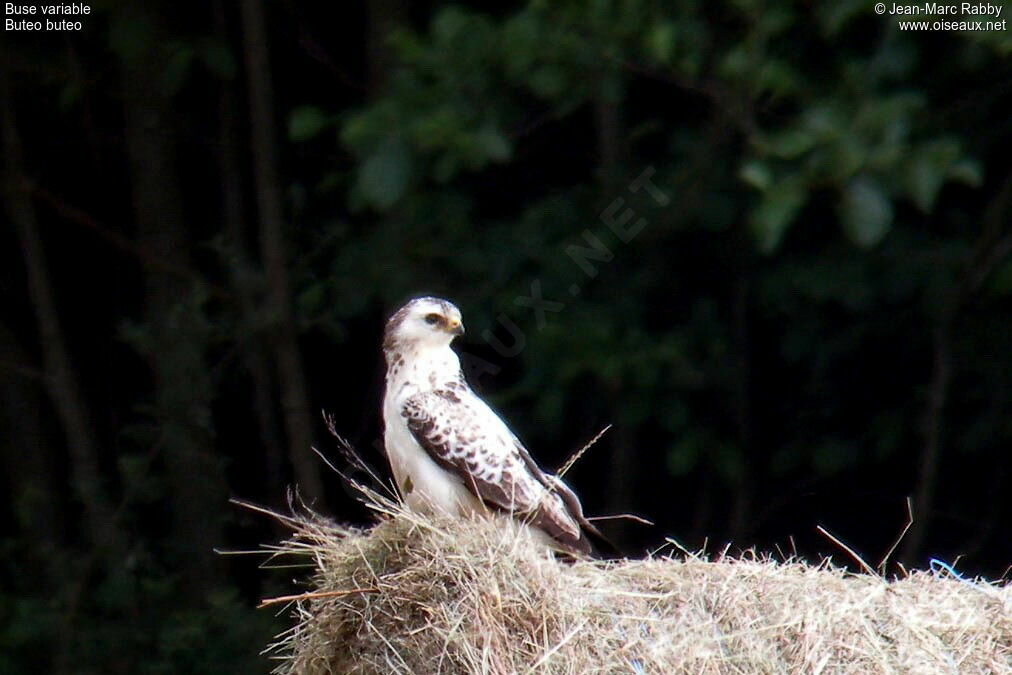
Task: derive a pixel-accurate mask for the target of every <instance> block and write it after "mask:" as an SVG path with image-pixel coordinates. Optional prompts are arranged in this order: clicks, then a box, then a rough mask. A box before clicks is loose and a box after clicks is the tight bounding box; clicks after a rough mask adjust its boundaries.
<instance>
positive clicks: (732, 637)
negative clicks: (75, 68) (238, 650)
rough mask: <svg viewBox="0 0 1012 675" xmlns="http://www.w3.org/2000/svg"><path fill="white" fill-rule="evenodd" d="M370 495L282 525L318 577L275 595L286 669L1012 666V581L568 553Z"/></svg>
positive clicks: (933, 669)
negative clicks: (573, 558)
mask: <svg viewBox="0 0 1012 675" xmlns="http://www.w3.org/2000/svg"><path fill="white" fill-rule="evenodd" d="M370 494H371V500H370V502H371V505H372V507H373V508H374V509H375V510H377V511H378V512H379V513H380V515H381V519H380V522H379V524H377V525H376V526H375V527H373V528H371V529H368V530H358V529H352V528H348V527H342V526H338V525H334V524H332V523H329V522H326V521H324V520H322V519H320V518H318V517H316V516H314V515H312V514H308V515H304V516H298V517H295V518H285V521H286V522H287V523H288V524H289V525H291V527H292V528H293V530H294V534H293V536H292V537H291V538H290V539H289V540H287V541H286V542H284V543H283V544H282V545H281V546H279V547H278V548H277V549H275V550H274V555H273V556H272V562H273V563H277V564H285V565H289V564H291V563H293V562H302V563H306V564H309V565H311V566H312V567H313V569H314V573H313V576H312V578H311V580H310V588H309V589H305V592H303V593H299V594H294V595H292V596H286V597H283V598H273V599H269V600H266V601H265V604H266V605H270V606H272V607H275V608H287V610H286V609H282V610H281V611H291V612H292V614H293V618H294V625H293V627H292V628H291V629H289V630H288V631H286V632H285V633H283V634H282V635H280V636H279V637H278V640H277V642H276V643H275V644H273V645H271V646H270V647H269V648H268V650H267V653H268V654H270V655H271V656H272V657H274V658H277V659H279V665H278V667H277V669H276V671H275V672H277V673H281V674H298V675H310V674H313V675H315V674H317V673H410V674H416V673H573V674H578V675H583V674H585V673H660V674H665V675H666V674H669V673H862V674H865V673H1012V587H1008V586H1004V587H1002V586H997V585H992V584H987V583H983V582H975V583H970V582H967V581H965V580H959V579H953V578H951V577H950V576H948V575H945V574H935V573H930V572H912V573H910V574H909V575H907V576H906V577H905V578H902V579H899V580H892V581H887V580H885V579H883V578H881V577H879V576H874V575H871V574H861V575H854V574H850V573H848V572H846V571H845V570H843V569H841V568H839V567H836V566H834V565H833V564H832V563H831V562H830V561H824V562H823V564H821V565H818V566H811V565H808V564H805V563H802V562H797V561H788V562H777V561H774V560H772V559H769V558H766V557H761V556H755V555H751V556H745V557H742V558H737V559H731V558H726V557H722V558H721V559H719V560H716V561H708V560H705V559H703V558H701V557H699V556H689V557H686V558H684V559H675V558H667V557H662V558H657V557H655V558H652V559H648V560H627V561H621V562H596V561H579V562H563V561H560V560H556V559H555V558H553V557H552V556H551V555H549V554H547V553H546V551H545V550H544V549H543V548H542V547H541V546H539V545H538V544H537V543H535V542H534V541H533V540H532V539H531V537H530V536H529V535H527V534H526V533H525V532H524V531H523V529H522V528H520V527H517V526H516V525H515V524H514V523H513V522H512V521H509V520H508V519H505V518H502V517H496V518H478V519H475V520H469V521H460V520H442V519H438V518H430V517H424V516H419V515H417V514H413V513H410V512H406V511H405V510H403V509H402V508H401V507H400V506H399V505H397V504H396V503H394V502H392V501H390V500H388V499H385V498H382V497H380V496H378V495H376V494H373V493H370ZM293 557H294V558H296V559H297V560H291V558H293Z"/></svg>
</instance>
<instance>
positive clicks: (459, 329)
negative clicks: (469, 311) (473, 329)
mask: <svg viewBox="0 0 1012 675" xmlns="http://www.w3.org/2000/svg"><path fill="white" fill-rule="evenodd" d="M446 330H447V332H448V333H450V334H451V335H463V334H464V324H462V323H461V322H459V321H457V320H456V319H450V320H449V321H447V322H446Z"/></svg>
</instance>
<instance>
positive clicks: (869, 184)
mask: <svg viewBox="0 0 1012 675" xmlns="http://www.w3.org/2000/svg"><path fill="white" fill-rule="evenodd" d="M839 213H840V220H841V223H842V225H843V231H844V232H845V233H846V234H847V236H848V237H849V238H850V240H851V241H853V242H854V243H855V244H857V245H859V246H864V247H871V246H875V245H876V244H878V243H879V242H880V241H882V238H883V237H885V236H886V234H888V232H889V229H890V227H891V226H892V222H893V206H892V202H891V201H889V197H888V196H887V195H886V194H885V192H883V191H882V188H881V187H880V186H879V184H878V182H877V181H875V180H872V179H871V178H869V177H867V176H858V177H857V178H855V179H854V180H852V181H850V183H848V184H847V187H845V188H844V191H843V196H842V199H841V200H840V205H839Z"/></svg>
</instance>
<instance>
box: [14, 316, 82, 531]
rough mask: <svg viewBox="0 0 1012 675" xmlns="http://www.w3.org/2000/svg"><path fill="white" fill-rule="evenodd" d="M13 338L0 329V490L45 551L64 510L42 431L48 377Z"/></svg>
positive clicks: (23, 528)
mask: <svg viewBox="0 0 1012 675" xmlns="http://www.w3.org/2000/svg"><path fill="white" fill-rule="evenodd" d="M27 363H29V361H28V355H27V354H25V352H24V350H23V349H22V348H21V345H20V344H18V341H17V338H16V337H15V335H14V334H13V333H12V332H11V331H10V330H8V329H7V327H6V326H4V325H3V324H0V401H3V402H4V404H3V406H2V407H0V438H3V439H4V440H5V442H4V443H3V444H2V445H0V450H2V451H3V453H4V454H3V455H0V462H2V463H3V466H4V468H5V469H6V471H4V475H3V477H2V478H0V480H2V482H0V489H2V490H3V491H4V494H6V495H9V496H10V507H11V509H12V511H13V513H11V514H10V515H11V516H12V517H13V518H14V521H15V526H16V527H17V528H18V530H20V531H21V532H22V533H25V534H27V535H29V537H30V538H32V539H33V540H34V541H35V542H36V543H37V544H39V545H40V546H41V547H42V548H43V549H49V548H52V547H53V546H55V545H56V544H58V543H59V541H60V539H61V535H62V529H63V528H62V525H63V509H64V508H65V506H66V504H64V503H63V500H62V499H60V494H61V490H59V488H58V487H57V485H56V484H55V480H54V473H55V469H56V460H55V458H54V456H53V449H52V448H51V447H50V443H49V440H48V439H47V438H46V434H45V431H44V427H43V411H42V405H43V402H42V393H43V391H44V386H45V383H46V380H47V378H46V375H45V374H44V373H42V372H33V371H31V370H30V369H28V368H27V367H25V364H27Z"/></svg>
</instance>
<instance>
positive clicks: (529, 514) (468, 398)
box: [383, 297, 601, 554]
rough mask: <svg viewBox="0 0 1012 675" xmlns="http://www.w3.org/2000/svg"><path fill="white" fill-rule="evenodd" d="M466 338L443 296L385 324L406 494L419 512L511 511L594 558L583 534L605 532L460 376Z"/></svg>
mask: <svg viewBox="0 0 1012 675" xmlns="http://www.w3.org/2000/svg"><path fill="white" fill-rule="evenodd" d="M463 333H464V325H463V324H462V323H461V316H460V310H459V309H457V307H456V306H454V305H453V303H451V302H449V301H447V300H443V299H440V298H432V297H422V298H416V299H414V300H411V301H410V302H408V303H407V304H406V305H404V306H403V307H401V308H400V309H399V310H397V312H395V313H394V314H393V316H391V317H390V319H389V321H387V325H386V331H385V333H384V337H383V352H384V355H385V357H386V365H387V372H386V391H385V393H384V397H383V424H384V439H383V440H384V444H385V446H386V453H387V458H388V459H389V460H390V467H391V469H392V470H393V474H394V479H395V480H396V482H397V488H398V490H399V491H400V493H401V497H402V498H403V500H404V502H405V503H406V504H407V505H408V507H409V508H411V509H412V510H415V511H423V512H433V511H441V512H443V513H447V514H449V515H454V516H458V515H467V514H471V513H481V512H489V511H491V512H504V513H508V514H511V515H512V516H513V517H515V518H517V519H518V520H520V521H521V522H524V523H526V524H527V525H528V526H529V527H531V528H532V529H533V531H534V533H535V535H536V537H537V538H538V539H540V540H542V541H543V542H545V543H546V544H548V545H549V546H551V547H552V548H554V549H556V550H561V551H563V552H567V553H570V554H573V553H576V554H589V553H591V552H592V549H593V547H592V546H591V543H590V541H589V540H588V538H587V533H588V532H589V533H591V534H592V535H594V536H595V537H599V538H600V537H601V534H600V532H598V531H597V528H595V527H594V525H593V524H592V523H590V522H588V521H587V519H586V518H585V517H584V516H583V509H582V507H581V506H580V501H579V499H577V497H576V495H575V494H574V493H573V491H572V490H571V489H570V488H569V487H568V486H567V485H566V484H565V483H563V482H562V480H561V479H560V478H558V477H557V476H554V475H552V474H548V473H545V472H544V471H542V470H541V468H540V467H539V466H538V465H537V464H536V463H535V462H534V460H533V459H532V458H531V455H530V453H529V452H527V449H526V448H525V447H524V446H523V444H522V443H521V442H520V441H519V440H518V439H517V437H516V436H514V435H513V432H511V431H510V430H509V427H507V426H506V423H505V422H503V421H502V419H501V418H500V417H499V416H498V415H497V414H496V413H495V412H494V411H493V410H492V409H491V408H490V407H489V406H488V404H487V403H485V401H483V400H482V399H481V398H479V397H478V395H477V394H475V393H474V391H473V390H472V389H471V387H470V386H468V384H467V382H466V381H465V380H464V374H463V372H462V371H461V368H460V360H459V359H458V358H457V354H456V353H455V352H454V351H453V350H452V349H451V348H450V343H451V342H452V341H453V339H454V338H455V337H457V336H458V335H462V334H463Z"/></svg>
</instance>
